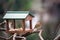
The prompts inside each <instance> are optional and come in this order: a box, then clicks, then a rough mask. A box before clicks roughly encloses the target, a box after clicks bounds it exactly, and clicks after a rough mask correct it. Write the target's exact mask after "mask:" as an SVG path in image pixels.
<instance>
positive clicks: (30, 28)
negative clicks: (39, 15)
mask: <svg viewBox="0 0 60 40" xmlns="http://www.w3.org/2000/svg"><path fill="white" fill-rule="evenodd" d="M30 29H32V20H30Z"/></svg>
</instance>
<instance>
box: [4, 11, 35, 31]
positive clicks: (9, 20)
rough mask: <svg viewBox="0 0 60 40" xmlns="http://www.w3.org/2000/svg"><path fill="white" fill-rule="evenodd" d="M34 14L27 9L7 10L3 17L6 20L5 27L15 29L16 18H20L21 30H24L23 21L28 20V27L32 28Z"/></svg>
mask: <svg viewBox="0 0 60 40" xmlns="http://www.w3.org/2000/svg"><path fill="white" fill-rule="evenodd" d="M33 17H34V16H33V15H31V14H30V13H29V11H7V12H6V14H5V15H4V17H3V19H4V20H6V29H7V31H9V30H10V29H16V20H21V24H22V28H23V31H25V28H26V25H25V21H29V24H30V26H29V28H30V29H32V18H33Z"/></svg>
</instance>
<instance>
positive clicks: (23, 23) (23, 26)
mask: <svg viewBox="0 0 60 40" xmlns="http://www.w3.org/2000/svg"><path fill="white" fill-rule="evenodd" d="M22 28H23V31H25V20H22Z"/></svg>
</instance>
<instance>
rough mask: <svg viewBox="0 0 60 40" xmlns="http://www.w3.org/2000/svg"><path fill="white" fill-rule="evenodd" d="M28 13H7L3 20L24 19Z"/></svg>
mask: <svg viewBox="0 0 60 40" xmlns="http://www.w3.org/2000/svg"><path fill="white" fill-rule="evenodd" d="M28 15H29V11H7V12H6V14H5V16H4V17H3V19H25V18H26V17H27V16H28Z"/></svg>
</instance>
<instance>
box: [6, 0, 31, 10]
mask: <svg viewBox="0 0 60 40" xmlns="http://www.w3.org/2000/svg"><path fill="white" fill-rule="evenodd" d="M31 2H32V0H7V3H8V10H15V11H17V10H21V11H22V10H24V11H25V10H29V9H30V7H31Z"/></svg>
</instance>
